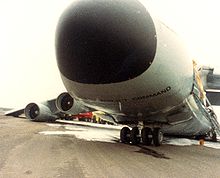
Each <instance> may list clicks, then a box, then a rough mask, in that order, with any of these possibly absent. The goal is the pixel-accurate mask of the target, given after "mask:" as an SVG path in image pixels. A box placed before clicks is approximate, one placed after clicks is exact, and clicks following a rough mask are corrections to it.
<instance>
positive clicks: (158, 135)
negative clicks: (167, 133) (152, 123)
mask: <svg viewBox="0 0 220 178" xmlns="http://www.w3.org/2000/svg"><path fill="white" fill-rule="evenodd" d="M162 141H163V133H162V132H161V130H160V128H154V130H153V142H154V145H155V146H160V145H161V144H162Z"/></svg>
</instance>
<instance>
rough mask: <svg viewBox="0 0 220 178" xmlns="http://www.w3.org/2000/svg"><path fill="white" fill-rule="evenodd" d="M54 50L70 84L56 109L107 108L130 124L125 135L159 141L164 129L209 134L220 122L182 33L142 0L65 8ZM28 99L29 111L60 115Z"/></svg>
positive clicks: (33, 115)
mask: <svg viewBox="0 0 220 178" xmlns="http://www.w3.org/2000/svg"><path fill="white" fill-rule="evenodd" d="M55 46H56V57H57V65H58V68H59V71H60V74H61V78H62V81H63V83H64V85H65V87H66V90H67V92H66V93H62V94H61V95H60V96H59V97H58V98H57V99H56V101H55V100H54V103H55V102H56V109H57V110H59V111H60V112H63V113H70V114H78V113H82V112H88V111H94V110H98V111H103V112H105V113H106V114H107V115H106V117H108V119H109V120H112V121H114V122H117V123H119V124H125V125H128V126H129V127H124V128H122V130H121V134H120V139H121V141H122V142H123V143H130V142H131V143H132V144H138V143H139V142H140V141H142V143H143V144H146V145H150V144H151V143H152V142H153V143H154V145H156V146H159V145H160V144H161V143H162V140H163V134H168V135H176V136H186V137H188V136H190V137H191V136H193V137H200V136H207V135H208V136H210V137H211V138H213V140H216V133H217V132H219V124H218V122H217V120H216V115H215V114H214V111H213V109H212V108H211V105H210V104H209V101H208V99H207V98H206V97H204V96H203V97H202V95H204V93H203V91H202V90H203V89H202V87H201V83H200V79H198V78H197V77H196V76H197V74H198V71H197V69H196V66H195V64H194V66H193V62H192V59H191V58H190V56H189V54H188V52H187V50H186V48H185V46H184V44H183V42H182V41H181V39H180V38H179V36H178V35H177V34H176V33H175V32H174V31H173V30H171V29H170V28H169V27H167V26H166V25H165V24H164V23H162V22H161V21H160V20H158V19H156V18H154V17H153V16H152V15H151V14H150V13H149V12H148V10H147V7H146V5H144V4H142V3H141V2H140V1H138V0H111V1H110V0H76V1H74V2H73V3H72V4H71V5H70V6H69V7H68V8H67V9H66V10H65V11H64V13H63V14H62V15H61V17H60V20H59V23H58V26H57V31H56V44H55ZM57 110H56V112H53V111H51V107H50V106H49V105H47V104H45V105H43V106H42V105H41V106H39V105H37V104H34V103H31V104H29V105H28V106H27V107H26V109H25V114H26V117H27V118H30V119H31V120H38V119H39V120H42V118H46V115H47V116H50V117H52V118H54V119H56V118H57V115H56V114H55V113H57Z"/></svg>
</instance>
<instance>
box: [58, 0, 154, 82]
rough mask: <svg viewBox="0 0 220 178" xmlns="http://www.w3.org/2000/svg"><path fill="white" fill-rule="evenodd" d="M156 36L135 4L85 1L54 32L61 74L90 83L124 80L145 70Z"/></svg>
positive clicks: (121, 0) (134, 1) (71, 9)
mask: <svg viewBox="0 0 220 178" xmlns="http://www.w3.org/2000/svg"><path fill="white" fill-rule="evenodd" d="M156 44H157V40H156V31H155V27H154V23H153V21H152V18H151V17H150V14H149V13H148V12H147V10H146V8H145V7H144V6H143V5H142V4H141V3H140V2H139V1H137V0H114V1H113V0H81V1H76V2H74V3H73V4H72V5H71V6H70V7H69V8H68V9H66V11H65V12H64V13H63V14H62V16H61V17H60V20H59V24H58V26H57V32H56V55H57V63H58V67H59V70H60V72H61V73H62V74H63V75H64V76H65V77H66V78H68V79H70V80H72V81H76V82H79V83H86V84H107V83H116V82H122V81H126V80H129V79H132V78H135V77H137V76H138V75H140V74H142V73H143V72H144V71H146V70H147V69H148V68H149V66H150V64H151V63H152V62H153V59H154V56H155V53H156Z"/></svg>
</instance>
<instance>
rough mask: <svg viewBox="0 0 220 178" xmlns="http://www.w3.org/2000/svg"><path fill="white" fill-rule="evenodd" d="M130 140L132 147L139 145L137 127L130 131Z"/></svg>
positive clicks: (139, 139)
mask: <svg viewBox="0 0 220 178" xmlns="http://www.w3.org/2000/svg"><path fill="white" fill-rule="evenodd" d="M130 138H131V143H132V144H133V145H137V144H139V143H140V141H141V138H140V134H139V129H138V127H134V128H133V129H132V130H131V135H130Z"/></svg>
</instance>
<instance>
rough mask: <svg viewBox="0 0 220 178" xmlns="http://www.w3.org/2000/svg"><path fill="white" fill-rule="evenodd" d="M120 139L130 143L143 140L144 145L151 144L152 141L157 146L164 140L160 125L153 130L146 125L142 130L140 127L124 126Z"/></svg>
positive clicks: (135, 143) (134, 143) (137, 142)
mask: <svg viewBox="0 0 220 178" xmlns="http://www.w3.org/2000/svg"><path fill="white" fill-rule="evenodd" d="M120 139H121V142H122V143H130V142H131V144H133V145H137V144H139V143H140V142H141V140H142V143H143V144H144V145H148V146H149V145H151V143H152V141H153V144H154V145H155V146H160V145H161V144H162V141H163V133H162V132H161V129H160V128H159V127H156V128H154V129H153V130H152V129H151V128H150V127H144V128H143V129H141V134H140V130H139V129H138V127H133V128H132V129H131V130H130V128H128V127H123V128H122V129H121V133H120Z"/></svg>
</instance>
